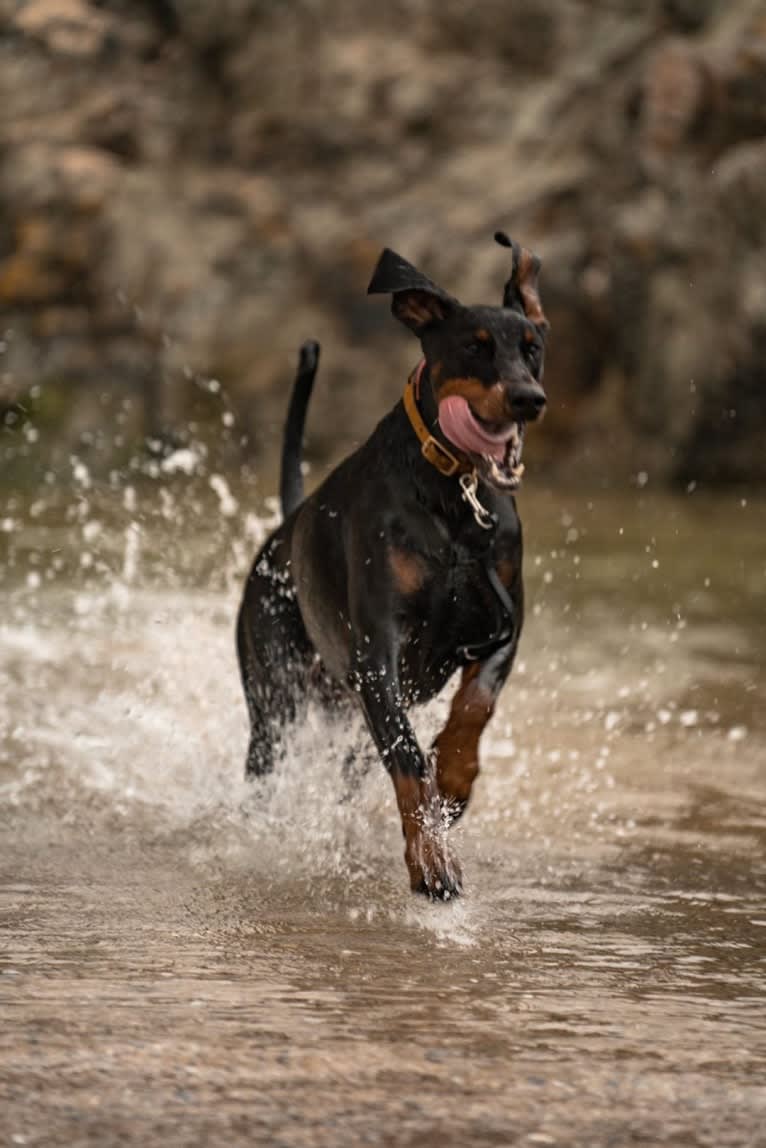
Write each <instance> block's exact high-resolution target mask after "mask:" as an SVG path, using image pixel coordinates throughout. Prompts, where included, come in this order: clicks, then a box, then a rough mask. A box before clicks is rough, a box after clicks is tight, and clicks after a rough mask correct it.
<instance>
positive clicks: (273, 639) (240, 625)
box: [237, 548, 314, 777]
mask: <svg viewBox="0 0 766 1148" xmlns="http://www.w3.org/2000/svg"><path fill="white" fill-rule="evenodd" d="M273 551H274V548H272V549H271V552H270V553H267V554H266V555H261V556H259V558H258V559H257V560H256V563H255V565H254V567H253V569H252V571H251V573H250V577H249V578H248V582H247V587H246V590H245V596H244V599H243V601H242V606H241V608H240V611H239V617H238V619H237V653H238V655H239V667H240V673H241V676H242V685H243V688H244V692H245V699H246V701H247V708H248V712H249V715H250V742H249V746H248V751H247V760H246V763H245V773H246V776H248V777H257V776H261V775H263V774H264V773H269V772H270V770H271V769H272V768H273V766H274V756H275V747H276V745H277V744H278V743H279V741H280V740H281V734H282V731H283V730H284V728H285V727H286V726H288V725H290V724H291V723H293V722H294V721H295V720H296V718H297V717H298V716H299V711H300V708H301V707H302V706H303V705H305V702H306V694H307V689H308V684H309V672H310V666H311V663H312V660H313V658H314V650H313V646H312V645H311V642H310V640H309V637H308V635H307V633H306V629H305V627H304V625H303V619H302V618H301V614H300V610H299V608H298V604H297V602H296V600H295V593H294V590H293V589H292V583H291V580H290V579H289V575H287V574H286V572H285V570H284V568H281V569H280V568H279V567H277V566H272V565H270V562H269V558H270V557H271V556H272V555H273Z"/></svg>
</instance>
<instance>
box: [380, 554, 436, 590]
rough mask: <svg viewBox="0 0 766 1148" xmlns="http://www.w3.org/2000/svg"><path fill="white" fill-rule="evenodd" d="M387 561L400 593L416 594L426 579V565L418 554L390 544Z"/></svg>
mask: <svg viewBox="0 0 766 1148" xmlns="http://www.w3.org/2000/svg"><path fill="white" fill-rule="evenodd" d="M388 561H389V563H390V565H391V569H392V571H393V574H394V581H395V582H396V585H397V588H398V590H399V591H400V593H402V594H404V595H405V597H408V596H409V595H411V594H417V592H418V590H420V589H421V587H422V586H423V583H424V582H425V580H426V576H427V574H428V567H427V565H426V563H425V560H424V559H423V558H421V557H420V555H419V554H413V553H411V552H410V551H407V550H402V549H400V548H399V547H398V546H390V547H389V550H388Z"/></svg>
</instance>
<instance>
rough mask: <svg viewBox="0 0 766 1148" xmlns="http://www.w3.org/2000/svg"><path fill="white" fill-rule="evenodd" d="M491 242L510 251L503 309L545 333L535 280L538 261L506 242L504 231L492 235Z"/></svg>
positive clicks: (534, 256)
mask: <svg viewBox="0 0 766 1148" xmlns="http://www.w3.org/2000/svg"><path fill="white" fill-rule="evenodd" d="M495 242H496V243H499V244H500V246H501V247H510V249H511V260H512V262H511V274H510V276H509V278H508V280H507V282H506V284H505V289H504V291H503V306H504V307H508V308H510V309H511V310H512V311H519V312H520V313H521V314H522V315H525V316H526V318H527V319H529V321H530V323H534V324H535V326H536V327H539V328H540V329H541V330H542V331H547V330H548V326H549V324H548V320H547V319H546V318H545V314H544V312H543V305H542V303H541V302H540V291H539V288H538V286H537V280H538V278H539V276H540V268H541V267H542V260H541V259H540V258H539V257H538V256H537V255H534V254H533V253H532V252H531V251H528V250H527V249H526V247H521V246H520V244H518V243H516V242H514V240H512V239H509V238H508V236H507V235H506V234H505V232H504V231H496V232H495Z"/></svg>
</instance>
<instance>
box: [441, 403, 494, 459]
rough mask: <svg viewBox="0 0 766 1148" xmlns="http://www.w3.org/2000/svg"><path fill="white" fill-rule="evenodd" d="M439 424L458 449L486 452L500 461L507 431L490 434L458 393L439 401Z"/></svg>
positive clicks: (478, 452) (479, 452) (470, 451)
mask: <svg viewBox="0 0 766 1148" xmlns="http://www.w3.org/2000/svg"><path fill="white" fill-rule="evenodd" d="M439 426H440V427H441V428H442V430H443V431H444V433H445V434H446V436H447V438H448V439H449V440H450V442H453V443H454V444H455V446H456V447H458V448H459V449H460V450H465V451H468V452H469V454H488V455H489V456H490V457H491V458H496V459H498V460H499V461H502V458H503V455H504V454H505V445H506V443H507V442H508V438H509V433H508V432H506V433H505V434H490V433H489V432H488V431H485V430H484V428H483V427H482V426H480V425H479V423H478V422H477V421H476V419H475V418H474V417H473V415H472V414H471V408H470V407H469V405H468V403H467V402H466V400H465V399H464V398H461V397H460V395H450V396H449V398H447V399H442V401H441V402H440V403H439Z"/></svg>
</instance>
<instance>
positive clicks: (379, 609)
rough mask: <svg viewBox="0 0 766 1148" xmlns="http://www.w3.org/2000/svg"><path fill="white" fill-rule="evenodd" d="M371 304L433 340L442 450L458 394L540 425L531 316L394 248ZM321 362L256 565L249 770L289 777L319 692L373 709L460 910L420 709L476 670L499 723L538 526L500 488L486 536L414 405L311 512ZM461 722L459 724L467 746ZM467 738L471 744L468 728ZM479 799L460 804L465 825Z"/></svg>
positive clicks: (432, 859) (247, 607) (415, 873)
mask: <svg viewBox="0 0 766 1148" xmlns="http://www.w3.org/2000/svg"><path fill="white" fill-rule="evenodd" d="M529 254H530V253H528V252H525V253H524V255H525V256H529ZM514 255H515V251H514ZM522 262H523V261H522ZM525 266H527V267H530V266H531V264H530V262H529V259H527V260H526V262H525ZM515 271H516V273H518V264H517V266H516V268H515ZM512 278H513V274H512ZM535 284H536V271H535ZM522 286H523V285H522ZM369 290H370V292H371V293H373V292H379V291H384V292H387V293H391V294H392V295H393V296H394V301H395V303H398V304H399V307H400V311H399V317H400V318H401V319H402V321H403V322H404V323H406V325H407V326H409V327H410V329H412V330H414V331H415V332H416V334H417V335H418V336H419V338H420V340H421V346H422V348H423V352H424V355H425V359H426V368H425V371H424V373H423V377H422V384H421V398H420V408H421V414H422V416H423V418H424V420H425V422H426V424H427V425H428V426H429V427H430V428H431V430H432V433H433V434H434V435H435V436H436V437H441V439H442V441H445V442H446V440H445V439H444V437H443V436H441V432H440V430H439V425H438V401H439V395H440V393H442V392H443V390H444V389H445V387H446V386H447V385H449V387H451V388H452V390H451V393H456V391H457V392H459V391H460V388H461V386H463V385H465V386H466V387H467V388H470V393H471V394H472V395H474V397H476V396H478V397H479V398H481V396H482V395H483V394H484V393H485V392H486V395H487V397H488V401H489V398H490V397H491V398H492V401H493V402H495V404H496V405H498V404H504V405H503V406H502V409H503V410H504V411H505V412H506V413H505V415H504V417H505V418H507V419H509V420H510V419H520V418H523V419H525V420H532V419H534V418H536V417H537V415H538V414H539V413H540V410H541V407H542V405H543V403H544V393H543V391H542V387H541V375H542V338H543V335H542V334H541V332H540V331H539V330H538V328H537V327H536V326H535V325H534V324H532V323H530V322H529V321H528V320H527V319H526V318H524V317H523V315H520V314H519V313H518V311H517V309H516V308H515V306H514V308H512V309H509V308H507V307H505V308H499V307H494V308H493V307H477V308H470V307H463V306H462V305H461V304H460V303H458V301H457V300H456V299H454V298H453V297H452V296H451V295H448V294H447V293H446V292H444V291H442V289H441V288H439V287H437V286H436V284H434V283H432V282H431V280H430V279H428V278H427V277H426V276H425V275H422V273H420V272H419V271H418V270H417V269H416V268H414V267H413V266H412V265H411V264H409V263H407V261H406V260H404V259H402V258H401V257H400V256H397V255H396V254H395V253H394V252H391V251H389V250H386V251H384V253H383V255H382V256H381V259H380V261H379V263H378V266H377V268H376V270H375V273H374V275H373V278H372V281H371V283H370V288H369ZM535 290H536V287H535ZM530 298H531V296H529V295H528V296H527V301H528V300H529V299H530ZM519 299H522V295H521V294H519ZM538 304H539V299H538V300H537V303H536V304H535V306H537V305H538ZM432 308H433V309H432ZM395 313H397V312H395ZM477 331H478V334H477ZM479 338H481V341H480V342H479V343H477V342H476V340H477V339H479ZM317 356H318V347H317V346H316V344H307V345H306V347H304V349H303V351H302V353H301V363H300V366H299V370H298V375H297V379H296V384H295V391H294V393H293V397H292V400H291V403H290V413H289V415H288V420H287V428H286V433H285V444H284V450H283V475H282V500H283V506H284V510H285V520H284V522H283V523H282V525H281V526H280V527H279V528H278V529H277V530H276V531H275V532H274V533H273V534H272V536H271V537H270V538H269V539H268V541H267V542H266V544H265V545H264V547H263V548H262V550H261V551H260V553H259V554H258V556H257V557H256V559H255V562H254V564H253V568H252V570H251V572H250V575H249V577H248V580H247V584H246V587H245V592H244V597H243V600H242V605H241V609H240V612H239V619H238V626H237V641H238V651H239V659H240V667H241V672H242V678H243V683H244V688H245V695H246V698H247V703H248V708H249V711H250V718H251V736H250V747H249V751H248V757H247V772H248V774H250V775H257V774H261V773H264V772H266V771H268V770H269V769H271V768H272V765H273V762H274V749H275V745H276V744H277V743H278V741H279V740H280V737H281V733H282V730H283V729H284V727H285V725H286V724H287V723H288V722H289V721H290V720H291V719H294V718H296V717H299V716H300V714H301V712H302V711H303V708H304V707H305V705H306V702H307V700H308V698H309V696H310V695H311V692H312V690H313V691H316V692H317V694H318V696H320V697H321V698H322V700H323V701H324V702H325V703H326V704H330V705H334V706H337V705H350V704H353V703H354V702H356V703H358V704H359V705H360V707H361V709H362V712H363V714H364V717H365V719H366V722H367V725H368V727H369V730H370V733H371V735H372V738H373V740H374V742H375V745H376V747H377V749H378V752H379V754H380V756H381V759H382V761H383V763H384V764H385V766H386V769H387V770H388V771H389V773H390V774H391V776H392V779H393V781H394V785H395V788H396V794H397V800H398V802H399V808H400V812H401V815H402V823H403V829H404V832H405V837H406V840H407V850H406V857H407V863H408V866H409V869H410V878H411V882H412V886H413V888H415V889H419V890H421V891H423V892H426V893H427V894H428V895H430V896H449V895H452V894H453V893H456V892H458V891H459V888H460V878H459V871H458V870H457V869H456V867H455V865H454V864H453V863H452V862H451V860H450V857H449V854H448V852H447V850H446V846H443V845H442V844H439V841H438V840H437V835H435V834H434V833H430V831H429V829H428V820H429V818H430V817H431V815H432V813H433V808H435V805H436V804H438V801H439V800H440V798H441V799H445V800H446V799H447V798H448V797H449V795H445V794H443V793H442V794H440V793H439V790H438V786H437V785H436V782H435V781H433V776H434V770H433V769H432V768H431V767H430V765H429V759H428V757H427V755H426V754H424V753H423V751H422V750H421V748H420V746H419V745H418V742H417V739H416V737H415V734H414V732H413V730H412V727H411V725H410V722H409V719H408V716H407V709H408V707H409V706H411V705H414V704H417V703H422V702H426V701H428V700H429V699H430V698H433V697H434V696H435V695H436V694H437V693H438V692H439V691H440V690H441V689H442V688H443V686H444V685H445V684H446V682H447V681H448V680H449V678H450V677H451V676H452V675H453V674H454V673H455V671H456V670H458V669H460V668H461V667H462V668H463V670H464V683H465V696H466V699H467V702H466V712H468V702H471V704H472V705H474V706H476V704H477V703H476V702H475V699H476V698H478V699H479V702H480V703H481V704H484V705H486V706H487V707H489V708H488V709H487V716H488V715H489V713H491V709H492V706H493V705H494V701H495V699H496V697H497V694H498V693H499V691H500V688H501V687H502V684H503V682H504V681H505V679H506V677H507V675H508V672H509V670H510V668H511V665H512V662H513V658H514V655H515V652H516V647H517V643H518V639H519V634H520V632H521V626H522V621H523V585H522V577H521V558H522V538H521V524H520V521H519V517H518V514H517V511H516V504H515V502H514V499H513V498H512V497H511V496H510V495H509V494H507V493H505V492H503V491H502V490H499V489H495V488H494V487H493V486H492V485H491V484H490V482H489V481H487V479H486V476H484V477H483V481H481V483H480V485H479V491H478V493H479V497H480V499H481V501H482V503H483V505H484V506H485V507H486V508H487V510H488V511H490V512H491V513H492V514H493V515H494V516H495V524H496V525H495V529H494V530H493V531H491V532H487V531H485V530H483V529H482V528H481V527H480V525H479V524H478V523H477V521H476V520H475V518H474V515H473V513H472V511H471V509H470V508H469V507H468V506H467V504H466V502H465V501H464V499H463V498H462V497H461V490H460V486H459V484H458V481H457V479H456V478H454V477H445V476H443V475H442V474H440V473H439V472H438V471H437V470H436V469H435V468H434V467H433V466H432V465H431V464H430V463H429V462H428V461H426V459H425V458H424V457H423V454H422V451H421V445H420V442H419V440H418V438H417V437H416V435H415V433H414V431H413V428H412V426H411V424H410V421H409V419H408V417H407V414H406V412H405V410H404V407H403V404H402V402H401V401H400V402H398V403H397V404H396V406H395V407H394V408H393V410H392V411H391V412H390V413H389V414H387V415H386V416H385V418H383V420H382V421H381V422H380V423H379V425H378V426H377V427H376V429H375V430H374V431H373V432H372V434H371V436H370V438H369V439H368V440H367V441H366V442H365V443H364V444H363V445H362V446H361V447H360V448H359V449H358V450H356V451H355V452H354V453H353V454H352V455H351V456H350V457H348V458H347V459H345V461H343V462H342V463H341V464H340V465H339V466H338V467H337V468H336V469H335V470H333V471H332V473H331V474H330V475H329V476H328V477H327V478H326V479H325V481H324V482H323V483H322V484H321V485H320V486H319V488H318V489H317V490H315V491H314V493H313V494H312V495H310V497H308V498H307V499H306V500H305V501H303V502H300V501H299V500H300V497H301V495H302V482H301V478H300V438H301V434H302V429H303V422H304V416H305V411H306V405H307V403H308V397H309V394H310V391H311V386H312V383H313V379H314V374H315V370H316V361H317ZM437 365H438V366H437ZM435 374H438V378H434V377H432V376H434V375H435ZM466 380H467V381H466ZM467 393H468V392H467ZM490 564H491V568H492V571H493V572H494V573H495V580H497V579H498V578H499V579H500V580H502V582H503V586H504V588H505V594H506V601H507V600H508V599H509V600H510V604H511V617H510V618H508V617H506V616H505V614H504V613H503V607H502V601H501V599H500V598H499V596H498V594H497V592H496V591H495V589H493V585H492V580H491V579H490V578H488V577H487V569H488V566H489V565H490ZM503 626H506V629H505V631H504V639H503V642H502V644H501V646H500V648H493V650H492V652H491V653H490V654H488V655H487V657H486V658H484V660H483V661H481V662H479V663H475V664H474V667H473V668H472V667H471V665H470V662H469V659H468V657H467V655H466V649H468V648H470V647H471V646H472V645H473V644H475V643H476V642H477V640H478V641H479V643H481V641H482V640H484V639H486V638H489V637H491V636H492V635H494V634H498V633H503ZM459 720H460V718H459V714H458V716H457V717H456V719H455V721H456V726H457V731H458V734H459V733H460V728H461V727H460V724H459ZM445 733H446V731H445ZM450 736H451V737H452V738H453V740H454V741H455V744H456V745H457V742H458V741H459V737H458V738H457V739H455V730H454V729H452V731H451V733H450ZM437 742H438V739H437ZM456 752H457V751H456ZM469 789H470V784H469ZM413 793H414V794H415V797H412V796H411V795H412V794H413ZM466 801H467V797H465V798H464V799H463V798H460V800H456V801H455V802H453V808H452V812H453V814H454V815H459V814H460V813H461V812H462V810H463V808H464V806H465V802H466ZM413 802H414V804H413Z"/></svg>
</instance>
